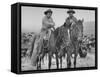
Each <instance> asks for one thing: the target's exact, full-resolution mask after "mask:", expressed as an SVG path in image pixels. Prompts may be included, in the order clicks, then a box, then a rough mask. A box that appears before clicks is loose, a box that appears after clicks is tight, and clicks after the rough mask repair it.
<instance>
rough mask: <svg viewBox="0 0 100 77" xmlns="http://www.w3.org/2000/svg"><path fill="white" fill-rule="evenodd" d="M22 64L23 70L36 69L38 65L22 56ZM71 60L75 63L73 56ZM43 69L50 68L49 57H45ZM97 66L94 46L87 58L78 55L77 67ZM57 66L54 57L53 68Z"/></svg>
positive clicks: (63, 65)
mask: <svg viewBox="0 0 100 77" xmlns="http://www.w3.org/2000/svg"><path fill="white" fill-rule="evenodd" d="M21 61H22V64H21V69H22V71H25V70H36V67H34V66H32V65H31V61H30V59H29V58H25V57H24V58H22V59H21ZM71 62H72V63H73V58H72V59H71ZM41 66H42V69H48V58H46V57H45V58H44V63H43V62H42V65H41ZM91 66H95V49H94V48H92V50H91V52H88V54H87V56H86V57H85V58H80V57H79V56H78V57H77V64H76V67H91ZM62 67H63V68H67V63H66V59H65V58H63V63H62ZM55 68H56V61H55V59H52V65H51V69H55ZM71 68H73V64H72V65H71Z"/></svg>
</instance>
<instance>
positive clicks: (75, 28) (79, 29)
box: [67, 19, 83, 68]
mask: <svg viewBox="0 0 100 77" xmlns="http://www.w3.org/2000/svg"><path fill="white" fill-rule="evenodd" d="M82 37H83V19H82V20H78V21H77V22H76V23H75V24H73V23H72V25H71V28H70V39H71V43H72V45H73V49H74V50H73V53H74V68H75V67H76V58H77V55H78V53H79V48H80V47H79V42H80V41H81V38H82ZM68 56H69V57H67V58H68V61H67V65H68V67H71V57H70V56H71V55H70V54H68Z"/></svg>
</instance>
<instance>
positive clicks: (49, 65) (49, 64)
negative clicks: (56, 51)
mask: <svg viewBox="0 0 100 77" xmlns="http://www.w3.org/2000/svg"><path fill="white" fill-rule="evenodd" d="M50 68H51V55H50V53H49V69H50Z"/></svg>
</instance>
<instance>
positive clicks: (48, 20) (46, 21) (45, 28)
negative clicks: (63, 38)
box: [41, 9, 55, 38]
mask: <svg viewBox="0 0 100 77" xmlns="http://www.w3.org/2000/svg"><path fill="white" fill-rule="evenodd" d="M52 13H53V12H52V10H51V9H48V10H46V11H45V12H44V14H45V16H44V17H43V19H42V29H41V33H42V37H44V36H45V38H49V37H50V29H51V28H54V26H55V23H54V21H53V19H52V17H51V16H52Z"/></svg>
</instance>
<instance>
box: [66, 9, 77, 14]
mask: <svg viewBox="0 0 100 77" xmlns="http://www.w3.org/2000/svg"><path fill="white" fill-rule="evenodd" d="M67 13H73V14H74V13H75V11H74V10H73V9H69V10H68V11H67Z"/></svg>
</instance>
